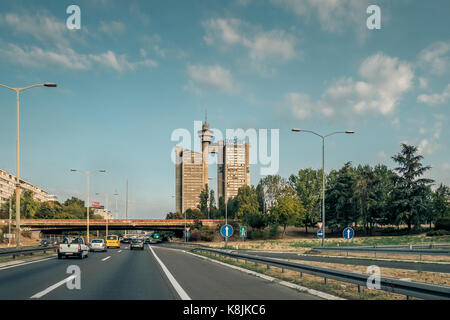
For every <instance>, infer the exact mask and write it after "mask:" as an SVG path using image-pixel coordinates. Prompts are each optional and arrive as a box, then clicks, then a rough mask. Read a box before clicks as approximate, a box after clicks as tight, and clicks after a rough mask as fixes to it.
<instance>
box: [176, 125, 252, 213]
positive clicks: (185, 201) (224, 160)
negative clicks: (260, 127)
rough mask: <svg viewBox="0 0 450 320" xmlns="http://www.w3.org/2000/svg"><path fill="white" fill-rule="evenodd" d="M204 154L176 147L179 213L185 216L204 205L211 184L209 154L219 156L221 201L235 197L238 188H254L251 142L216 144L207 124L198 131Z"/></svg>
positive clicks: (218, 175) (219, 195) (218, 186)
mask: <svg viewBox="0 0 450 320" xmlns="http://www.w3.org/2000/svg"><path fill="white" fill-rule="evenodd" d="M198 135H199V137H200V139H201V142H202V151H201V152H199V151H192V150H183V149H182V148H181V147H178V146H177V147H175V159H176V163H175V190H176V191H175V193H176V210H177V212H181V213H183V212H184V211H186V210H187V209H195V208H197V206H198V205H199V203H200V192H201V191H202V190H203V189H204V188H205V185H209V180H210V178H209V158H210V157H209V155H210V154H216V156H217V192H218V198H217V199H220V197H223V199H227V200H228V199H229V198H232V197H235V196H236V195H237V193H238V189H239V188H240V187H242V186H245V185H250V143H248V142H247V143H244V142H241V141H237V140H236V139H235V140H233V141H218V142H214V143H212V140H213V135H214V134H213V132H212V131H211V130H209V124H208V123H207V122H206V121H205V122H204V123H203V125H202V130H200V131H199V132H198Z"/></svg>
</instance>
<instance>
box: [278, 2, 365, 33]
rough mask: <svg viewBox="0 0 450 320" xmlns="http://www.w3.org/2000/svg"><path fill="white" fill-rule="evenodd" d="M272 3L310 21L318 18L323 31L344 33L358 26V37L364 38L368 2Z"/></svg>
mask: <svg viewBox="0 0 450 320" xmlns="http://www.w3.org/2000/svg"><path fill="white" fill-rule="evenodd" d="M272 3H273V4H275V5H277V6H280V7H283V8H285V9H287V10H288V11H289V12H292V13H294V14H295V15H297V16H300V17H302V18H303V19H306V20H307V21H309V20H310V19H311V17H312V16H314V17H316V18H317V20H318V22H319V24H320V26H321V28H322V30H324V31H327V32H335V33H342V32H343V31H344V29H345V28H347V27H349V26H352V27H355V26H356V30H357V31H358V35H359V36H360V37H364V32H365V31H367V30H366V26H365V22H366V19H367V14H366V9H367V6H368V1H367V0H272Z"/></svg>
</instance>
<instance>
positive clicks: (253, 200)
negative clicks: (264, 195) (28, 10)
mask: <svg viewBox="0 0 450 320" xmlns="http://www.w3.org/2000/svg"><path fill="white" fill-rule="evenodd" d="M234 201H235V203H236V217H237V218H238V219H239V220H240V221H241V222H242V223H245V224H247V225H249V226H250V227H252V228H256V229H262V228H264V227H265V226H266V219H265V216H264V215H263V214H262V212H261V211H259V203H258V195H257V192H256V189H255V187H254V186H243V187H241V188H239V190H238V194H237V196H236V197H235V198H234Z"/></svg>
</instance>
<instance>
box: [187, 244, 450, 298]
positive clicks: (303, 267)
mask: <svg viewBox="0 0 450 320" xmlns="http://www.w3.org/2000/svg"><path fill="white" fill-rule="evenodd" d="M191 251H200V252H201V251H203V252H209V253H213V254H214V255H216V254H219V255H223V256H227V257H231V258H235V259H241V260H246V261H252V262H255V263H260V264H265V265H267V267H268V268H269V266H274V267H278V268H282V269H288V270H292V271H297V272H300V274H301V275H302V274H303V273H306V274H310V275H314V276H317V277H322V278H324V279H325V283H327V279H333V280H337V281H342V282H349V283H353V284H356V285H358V292H360V290H361V286H366V285H367V280H368V277H370V275H367V274H362V273H356V272H351V271H346V270H337V269H331V268H326V267H320V266H314V265H308V264H300V263H294V262H287V261H280V260H276V259H271V258H265V257H259V256H253V255H248V254H236V253H232V252H229V251H222V250H216V249H208V248H203V247H197V248H194V249H192V250H191ZM380 289H381V290H384V291H387V292H393V293H397V294H402V295H406V297H407V298H409V297H416V298H421V299H431V300H450V287H446V286H439V285H433V284H428V283H421V282H414V281H404V280H399V279H394V278H388V277H380Z"/></svg>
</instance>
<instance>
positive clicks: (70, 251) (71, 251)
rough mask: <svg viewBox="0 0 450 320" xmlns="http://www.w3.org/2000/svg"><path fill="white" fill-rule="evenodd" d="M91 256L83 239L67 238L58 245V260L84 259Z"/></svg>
mask: <svg viewBox="0 0 450 320" xmlns="http://www.w3.org/2000/svg"><path fill="white" fill-rule="evenodd" d="M88 255H89V246H87V245H86V244H85V243H84V239H83V238H81V237H76V238H65V239H64V241H63V242H62V243H60V244H58V259H62V258H63V257H74V256H75V257H78V258H80V259H83V258H84V257H86V258H87V257H88Z"/></svg>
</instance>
